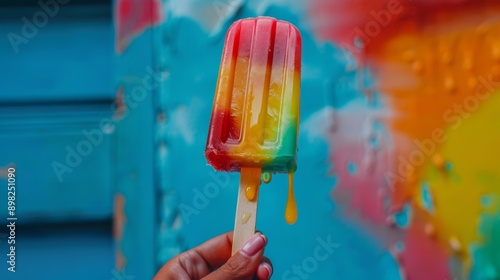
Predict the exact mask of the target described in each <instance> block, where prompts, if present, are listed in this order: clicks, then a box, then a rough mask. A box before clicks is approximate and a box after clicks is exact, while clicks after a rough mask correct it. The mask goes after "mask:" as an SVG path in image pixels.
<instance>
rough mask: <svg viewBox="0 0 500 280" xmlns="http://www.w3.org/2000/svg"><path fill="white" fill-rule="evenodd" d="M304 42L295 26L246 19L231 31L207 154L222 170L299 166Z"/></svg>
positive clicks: (283, 169)
mask: <svg viewBox="0 0 500 280" xmlns="http://www.w3.org/2000/svg"><path fill="white" fill-rule="evenodd" d="M300 66H301V38H300V33H299V31H298V30H297V29H296V28H295V27H294V26H293V25H291V24H290V23H288V22H284V21H280V20H276V19H273V18H268V17H259V18H256V19H243V20H239V21H237V22H235V23H234V24H233V25H232V26H231V27H230V28H229V30H228V32H227V36H226V41H225V45H224V51H223V54H222V61H221V66H220V71H219V79H218V83H217V88H216V93H215V100H214V104H213V110H212V118H211V121H210V129H209V133H208V139H207V146H206V150H205V156H206V158H207V160H208V163H209V164H210V165H212V166H213V167H214V168H215V169H217V170H220V171H240V170H241V168H245V167H258V168H262V171H264V172H273V173H274V172H282V173H283V172H284V173H293V172H294V171H295V169H296V168H297V165H296V154H297V131H298V121H299V96H300Z"/></svg>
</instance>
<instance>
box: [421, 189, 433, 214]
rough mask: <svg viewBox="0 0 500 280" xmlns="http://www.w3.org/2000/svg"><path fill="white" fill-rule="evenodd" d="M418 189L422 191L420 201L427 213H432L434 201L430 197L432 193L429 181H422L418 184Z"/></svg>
mask: <svg viewBox="0 0 500 280" xmlns="http://www.w3.org/2000/svg"><path fill="white" fill-rule="evenodd" d="M420 191H421V192H422V203H423V206H424V208H425V210H427V211H428V212H429V213H434V209H435V208H434V202H433V199H432V193H431V191H430V188H429V183H428V182H422V184H420Z"/></svg>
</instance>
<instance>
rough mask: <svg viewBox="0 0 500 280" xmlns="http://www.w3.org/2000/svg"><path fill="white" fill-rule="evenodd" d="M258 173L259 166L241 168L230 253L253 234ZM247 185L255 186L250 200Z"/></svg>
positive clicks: (258, 180)
mask: <svg viewBox="0 0 500 280" xmlns="http://www.w3.org/2000/svg"><path fill="white" fill-rule="evenodd" d="M260 174H261V168H253V167H252V168H246V167H245V168H243V167H242V168H241V178H240V188H239V191H238V203H237V205H236V217H235V221H234V232H233V249H232V255H234V254H236V252H238V250H240V249H241V247H243V245H244V244H245V242H247V241H248V240H249V239H250V238H251V237H252V236H253V235H254V234H255V222H256V219H257V201H258V198H259V186H260ZM247 187H250V188H252V187H253V188H255V196H254V199H253V200H252V201H250V200H248V198H247Z"/></svg>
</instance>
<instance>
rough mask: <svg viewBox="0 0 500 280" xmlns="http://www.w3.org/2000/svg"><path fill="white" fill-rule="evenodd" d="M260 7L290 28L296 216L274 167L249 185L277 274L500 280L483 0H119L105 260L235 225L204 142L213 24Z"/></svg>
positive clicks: (498, 65)
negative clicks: (288, 217)
mask: <svg viewBox="0 0 500 280" xmlns="http://www.w3.org/2000/svg"><path fill="white" fill-rule="evenodd" d="M258 15H266V16H272V17H276V18H279V19H283V20H287V21H290V22H292V23H293V24H295V25H296V26H297V27H298V28H299V29H300V31H301V33H302V39H303V67H302V90H301V129H300V134H299V159H298V170H297V173H296V181H295V182H296V197H297V204H298V208H299V219H298V221H297V223H296V224H294V225H291V226H290V225H288V224H286V222H285V220H284V217H283V216H284V209H285V203H286V193H287V183H286V182H287V178H286V176H280V175H276V176H274V177H273V181H272V182H271V183H270V184H269V185H263V186H262V188H261V195H260V198H259V214H258V218H257V227H258V229H259V230H261V231H263V232H264V233H265V234H266V235H267V236H268V237H269V240H270V242H269V245H268V247H267V250H266V255H267V256H268V257H269V258H270V259H271V260H272V261H273V264H274V268H275V273H274V278H275V279H418V280H419V279H500V254H499V252H500V244H499V243H498V237H499V236H500V204H499V199H500V188H499V186H500V184H499V183H500V182H499V181H500V164H498V162H497V160H496V158H497V156H498V155H499V154H500V150H499V148H498V146H497V143H498V142H499V140H500V133H499V130H498V127H499V125H500V123H499V122H500V115H499V113H498V112H500V110H499V109H500V98H499V95H498V92H499V90H500V39H498V34H500V6H499V4H498V3H497V2H496V1H492V0H491V1H486V0H485V1H477V0H476V1H426V0H418V1H417V0H413V1H408V0H377V1H368V0H366V1H364V0H358V1H340V0H338V1H320V0H314V1H307V2H305V1H263V0H262V1H243V0H240V1H238V0H233V1H231V0H214V1H201V0H200V1H195V0H191V1H185V0H183V1H180V0H179V1H176V0H171V1H159V0H158V1H153V0H149V1H132V0H121V1H116V2H115V22H116V30H117V32H116V34H117V38H116V45H115V49H116V53H117V60H118V64H119V70H118V71H119V74H118V86H117V97H118V98H117V100H118V101H117V103H118V104H119V105H120V104H121V107H120V106H119V108H121V111H120V110H118V111H119V112H121V113H123V114H118V115H116V114H115V116H116V119H117V148H118V149H117V159H118V161H117V162H118V170H119V174H118V176H117V177H118V179H117V180H118V193H117V195H116V197H115V207H116V208H115V209H116V213H117V215H116V222H117V223H116V224H117V226H116V231H115V235H116V239H117V247H116V248H117V249H116V251H117V267H118V268H119V269H121V270H122V271H123V270H125V271H128V274H130V275H138V276H144V277H145V278H147V277H151V276H152V274H154V272H155V271H156V269H157V268H158V267H159V265H161V264H162V263H163V262H165V261H167V260H168V259H169V258H171V257H172V256H174V255H176V254H178V253H179V252H180V251H182V250H185V249H188V248H191V247H193V246H196V245H198V244H200V243H202V242H203V241H205V240H207V239H209V238H211V237H213V236H215V235H218V234H220V233H222V232H225V231H229V230H231V229H232V227H233V221H234V209H235V206H236V193H237V185H238V182H239V176H238V174H226V173H218V172H214V170H213V169H212V168H211V167H210V166H208V165H207V164H206V160H205V158H204V156H203V150H204V147H205V141H206V135H207V131H208V120H209V117H210V113H211V106H212V100H213V94H214V90H215V83H216V80H217V73H218V68H219V62H220V55H221V51H222V44H223V39H224V36H225V31H226V30H227V28H228V27H229V25H230V24H231V23H232V22H234V21H235V20H237V19H240V18H245V17H255V16H258ZM154 262H156V266H154V265H152V263H154Z"/></svg>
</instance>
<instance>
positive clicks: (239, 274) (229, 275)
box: [204, 233, 267, 280]
mask: <svg viewBox="0 0 500 280" xmlns="http://www.w3.org/2000/svg"><path fill="white" fill-rule="evenodd" d="M266 244H267V238H266V237H265V236H264V235H262V234H261V233H256V234H254V236H252V238H250V239H249V240H248V241H247V242H246V243H245V245H243V247H242V248H241V249H240V250H239V251H238V252H237V253H236V254H234V256H232V257H231V258H229V260H228V261H227V262H226V263H225V264H224V265H222V266H221V267H220V268H219V269H217V270H216V271H214V272H212V273H210V274H209V275H208V276H207V277H206V278H204V279H206V280H212V279H217V280H247V279H248V280H251V279H253V278H254V276H255V275H256V273H257V268H258V267H259V264H260V263H261V262H262V256H263V254H264V247H265V246H266Z"/></svg>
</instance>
